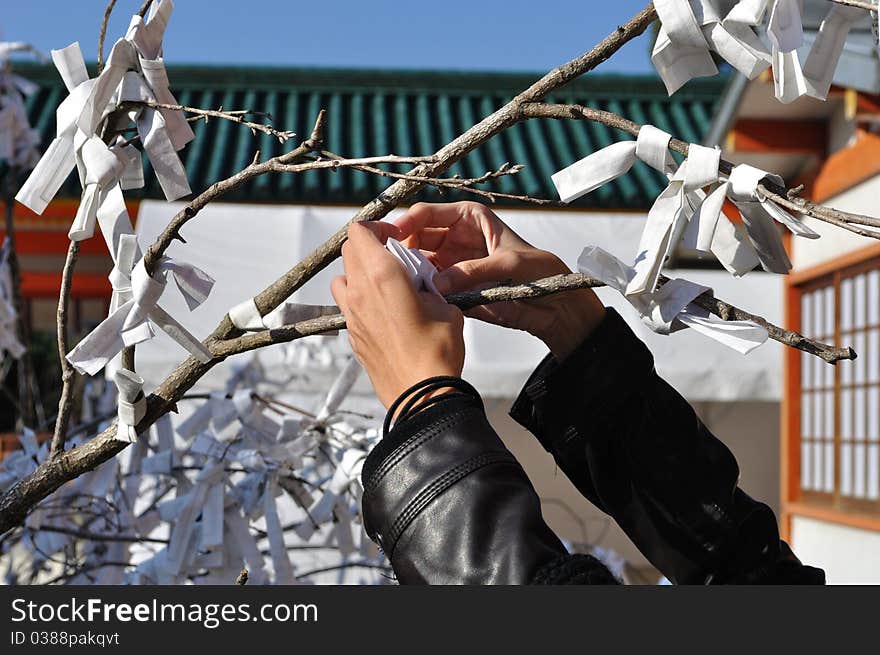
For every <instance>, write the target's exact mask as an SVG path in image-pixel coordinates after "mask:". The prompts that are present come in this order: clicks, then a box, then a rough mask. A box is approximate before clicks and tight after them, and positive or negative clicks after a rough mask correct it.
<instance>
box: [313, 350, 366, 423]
mask: <svg viewBox="0 0 880 655" xmlns="http://www.w3.org/2000/svg"><path fill="white" fill-rule="evenodd" d="M361 369H362V367H361V364H360V362H359V361H358V360H357V359H355V358H354V357H352V358H351V359H349V360H348V362H347V363H346V364H345V367H344V368H343V369H342V371H340V373H339V375H338V376H336V379H335V380H334V381H333V385H332V386H331V387H330V390H329V391H328V392H327V396H326V397H325V398H324V402H323V404H322V405H321V409H319V410H318V415H317V417H316V418H315V421H316V422H317V423H323V422H324V421H326V420H327V419H328V418H330V417H331V416H332V415H333V414H335V413H336V411H337V410H338V409H339V407H340V405H342V402H343V401H344V400H345V399H346V398H347V397H348V394H349V393H351V390H352V388H353V387H354V383H355V382H357V379H358V376H359V375H360V373H361Z"/></svg>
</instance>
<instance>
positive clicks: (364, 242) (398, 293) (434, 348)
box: [330, 223, 464, 407]
mask: <svg viewBox="0 0 880 655" xmlns="http://www.w3.org/2000/svg"><path fill="white" fill-rule="evenodd" d="M399 235H400V233H399V230H398V228H397V227H396V226H395V225H393V224H391V223H354V224H353V225H351V226H350V227H349V228H348V241H346V242H345V244H344V245H343V246H342V263H343V265H344V267H345V275H342V276H339V277H336V278H334V279H333V282H332V283H331V285H330V291H331V293H332V294H333V297H334V298H335V299H336V303H337V304H338V305H339V308H340V309H341V310H342V313H343V314H345V321H346V324H347V326H348V338H349V341H350V342H351V346H352V348H353V349H354V352H355V355H357V358H358V360H360V362H361V364H363V366H364V368H365V369H366V371H367V374H368V375H369V376H370V381H371V382H372V383H373V387H374V388H375V390H376V395H377V396H378V397H379V401H380V402H381V403H382V404H383V405H384V406H385V407H388V406H389V405H390V404H391V403H393V402H394V401H395V400H396V399H397V397H398V396H399V395H400V394H401V393H403V391H405V390H406V389H407V388H409V387H411V386H412V385H414V384H416V383H417V382H421V381H422V380H424V379H426V378H429V377H433V376H437V375H449V376H454V377H459V376H460V375H461V371H462V368H463V367H464V334H463V330H464V317H463V316H462V313H461V311H460V310H459V309H458V308H457V307H455V306H454V305H449V304H447V303H446V302H445V301H444V300H443V299H441V298H438V297H437V296H435V295H434V294H432V293H428V292H422V291H417V290H416V288H415V285H414V283H413V282H412V281H411V280H410V279H409V276H407V274H406V272H405V271H404V269H403V266H401V265H400V262H398V261H397V260H396V259H395V258H394V256H393V255H392V254H391V253H390V252H388V251H387V250H386V249H385V247H384V245H383V243H384V242H385V241H386V240H387V239H388V237H398V236H399Z"/></svg>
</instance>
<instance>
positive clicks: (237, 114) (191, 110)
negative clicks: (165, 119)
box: [119, 100, 296, 143]
mask: <svg viewBox="0 0 880 655" xmlns="http://www.w3.org/2000/svg"><path fill="white" fill-rule="evenodd" d="M119 106H120V107H149V108H151V109H170V110H173V111H182V112H185V113H187V114H194V115H195V116H196V117H198V118H201V119H204V120H206V121H207V120H208V118H221V119H223V120H227V121H232V122H233V123H238V124H239V125H243V126H245V127H247V128H248V129H250V130H251V131H252V132H254V134H256V133H257V132H262V133H263V134H268V135H270V136H274V137H275V138H276V139H278V140H279V141H280V142H281V143H285V142H286V141H287V140H288V139H292V138H293V137H295V136H296V132H290V131H287V130H278V129H275V128H274V127H272V126H271V125H266V124H264V123H254V122H253V121H249V120H246V119H245V116H265V115H266V114H264V113H263V112H258V111H251V110H248V109H240V110H236V111H223V109H199V108H197V107H187V106H186V105H169V104H165V103H161V102H146V101H142V100H127V101H125V102H122V103H120V105H119Z"/></svg>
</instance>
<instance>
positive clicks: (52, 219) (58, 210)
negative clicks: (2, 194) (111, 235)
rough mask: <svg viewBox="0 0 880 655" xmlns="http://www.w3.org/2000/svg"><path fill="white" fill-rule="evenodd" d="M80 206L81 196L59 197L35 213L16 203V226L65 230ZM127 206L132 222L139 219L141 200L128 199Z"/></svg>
mask: <svg viewBox="0 0 880 655" xmlns="http://www.w3.org/2000/svg"><path fill="white" fill-rule="evenodd" d="M0 207H2V208H3V210H4V211H5V209H6V204H5V203H4V202H0ZM78 207H79V198H59V199H57V200H53V201H52V202H50V203H49V206H48V207H46V209H45V211H43V213H42V214H35V213H34V212H32V211H31V210H30V209H28V208H27V207H25V206H24V205H22V204H20V203H17V202H16V203H15V205H14V208H13V217H14V219H15V226H16V228H18V227H21V229H44V230H45V229H51V228H57V229H60V230H64V231H65V232H66V231H67V229H68V228H69V227H70V224H71V223H72V222H73V217H74V216H76V210H77V208H78ZM125 207H126V209H127V210H128V215H129V216H130V217H131V220H132V224H134V223H135V221H136V219H137V213H138V208H139V207H140V200H126V201H125Z"/></svg>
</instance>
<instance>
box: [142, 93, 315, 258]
mask: <svg viewBox="0 0 880 655" xmlns="http://www.w3.org/2000/svg"><path fill="white" fill-rule="evenodd" d="M326 117H327V113H326V112H325V111H324V110H323V109H322V110H321V111H320V112H319V113H318V118H317V119H316V120H315V126H314V128H312V134H311V136H310V137H309V138H308V139H307V140H305V141H303V142H302V143H301V144H300V145H299V146H297V147H296V148H294V149H293V150H291V151H290V152H287V153H284V154H283V155H279V156H278V157H273V158H272V159H267V160H266V161H264V162H262V163H258V162H257V157H254V161H253V162H252V163H251V164H250V165H249V166H247V167H246V168H244V169H242V170H241V171H239V172H238V173H236V174H235V175H233V176H231V177H228V178H226V179H225V180H220V181H219V182H215V183H214V184H212V185H211V186H209V187H208V188H207V189H205V191H203V192H202V193H200V194H199V195H198V196H196V198H195V199H193V200H192V201H191V202H190V203H189V204H188V205H187V206H186V207H184V208H183V209H181V210H180V211H179V212H177V214H176V215H175V216H174V218H172V219H171V221H170V222H169V223H168V225H167V226H165V229H164V230H162V233H161V234H160V235H159V236H158V238H157V239H156V241H154V242H153V244H152V245H151V246H150V247H149V248H148V249H147V252H146V253H145V254H144V267H145V268H146V269H147V273H149V274H150V275H152V274H153V272H154V271H155V268H156V264H157V263H158V261H159V258H160V257H162V255H164V254H165V251H166V250H168V247H169V246H170V245H171V244H172V243H173V242H174V241H175V240H176V239H179V240H181V241H182V240H183V239H182V238H181V236H180V229H181V228H182V227H183V226H184V225H186V223H187V222H188V221H189V220H190V219H192V218H193V217H194V216H196V214H198V213H199V212H200V211H201V210H202V209H204V208H205V206H207V205H208V203H210V202H211V201H213V200H216V199H217V198H219V197H220V196H222V195H224V194H225V193H228V192H230V191H232V190H233V189H235V188H237V187H239V186H241V185H242V184H244V183H245V182H247V181H248V180H250V179H252V178H254V177H257V176H258V175H263V174H264V173H267V172H270V171H272V170H273V167H274V166H276V165H283V164H291V163H293V162H295V161H297V160H298V159H300V158H301V157H303V156H305V155H307V154H309V153H310V152H313V151H315V150H320V148H321V146H322V145H323V141H324V125H325V123H326Z"/></svg>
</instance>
